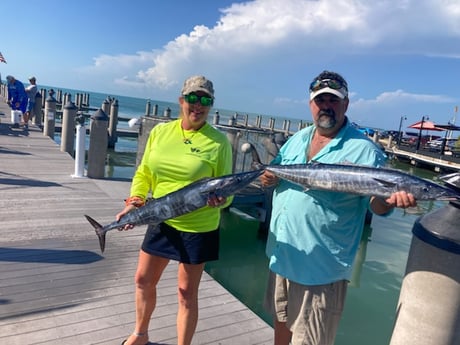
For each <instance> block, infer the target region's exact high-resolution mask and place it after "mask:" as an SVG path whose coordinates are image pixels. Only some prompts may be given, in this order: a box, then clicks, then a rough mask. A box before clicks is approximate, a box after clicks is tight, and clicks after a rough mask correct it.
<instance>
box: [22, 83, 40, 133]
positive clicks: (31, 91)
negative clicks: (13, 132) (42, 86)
mask: <svg viewBox="0 0 460 345" xmlns="http://www.w3.org/2000/svg"><path fill="white" fill-rule="evenodd" d="M29 82H30V85H29V86H27V87H26V93H27V108H26V112H25V113H24V128H25V129H28V128H29V120H31V115H32V114H33V111H34V107H35V96H37V92H38V87H37V79H36V78H35V77H30V78H29Z"/></svg>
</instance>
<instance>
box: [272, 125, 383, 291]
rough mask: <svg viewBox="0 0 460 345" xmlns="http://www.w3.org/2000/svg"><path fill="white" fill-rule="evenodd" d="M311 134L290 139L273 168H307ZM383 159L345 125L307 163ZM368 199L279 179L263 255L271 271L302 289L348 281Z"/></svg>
mask: <svg viewBox="0 0 460 345" xmlns="http://www.w3.org/2000/svg"><path fill="white" fill-rule="evenodd" d="M314 131H315V127H314V126H310V127H307V128H304V129H302V130H300V131H298V132H297V133H296V134H294V135H293V136H292V137H291V138H290V139H289V140H288V141H287V142H286V143H285V144H284V145H283V147H282V148H281V149H280V152H279V154H278V155H277V157H275V159H274V160H273V162H272V164H281V165H288V164H303V163H306V159H307V156H306V152H307V148H308V147H309V145H310V142H311V139H312V137H313V134H314ZM385 160H386V156H385V154H384V153H383V152H382V150H381V149H380V148H379V147H378V146H377V145H376V144H375V143H374V142H372V141H371V140H369V139H368V138H367V137H366V136H365V135H363V134H362V133H361V132H359V131H358V130H357V129H356V128H354V127H353V126H351V125H350V122H349V121H348V120H347V122H346V124H345V126H344V127H342V129H341V130H340V131H339V133H338V135H337V136H336V137H335V138H334V139H332V140H331V141H330V142H329V143H328V144H327V145H326V146H325V147H324V148H323V149H322V150H321V151H320V152H318V154H317V155H316V156H315V157H313V159H312V161H316V162H321V163H352V164H360V165H367V166H374V167H378V166H383V165H384V164H385ZM369 200H370V197H367V196H359V195H353V194H346V193H338V192H330V191H319V190H304V189H303V188H302V187H300V186H298V185H295V184H293V183H290V182H288V181H285V180H280V183H279V185H278V186H277V187H276V189H275V191H274V194H273V207H272V217H271V221H270V231H269V236H268V239H267V247H266V254H267V256H268V258H269V260H270V264H269V265H270V270H272V271H273V272H275V273H277V274H279V275H281V276H283V277H285V278H288V279H289V280H292V281H295V282H297V283H300V284H304V285H321V284H327V283H331V282H335V281H338V280H342V279H347V280H350V277H351V273H352V265H353V261H354V258H355V255H356V252H357V250H358V245H359V242H360V239H361V234H362V230H363V226H364V217H365V214H366V211H367V209H368V206H369Z"/></svg>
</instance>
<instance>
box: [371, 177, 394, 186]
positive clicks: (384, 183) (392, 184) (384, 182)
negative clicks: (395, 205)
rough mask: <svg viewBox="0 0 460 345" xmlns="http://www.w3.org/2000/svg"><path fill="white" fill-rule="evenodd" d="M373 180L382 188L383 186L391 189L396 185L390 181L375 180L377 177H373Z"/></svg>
mask: <svg viewBox="0 0 460 345" xmlns="http://www.w3.org/2000/svg"><path fill="white" fill-rule="evenodd" d="M373 179H374V181H377V182H378V183H380V184H382V185H383V186H385V187H387V188H391V187H394V186H396V183H394V182H391V181H386V180H382V179H380V178H377V177H374V178H373Z"/></svg>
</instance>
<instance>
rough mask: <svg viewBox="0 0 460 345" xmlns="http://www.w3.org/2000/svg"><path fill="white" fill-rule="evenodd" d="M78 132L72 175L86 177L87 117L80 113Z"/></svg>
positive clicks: (77, 120) (77, 119) (77, 118)
mask: <svg viewBox="0 0 460 345" xmlns="http://www.w3.org/2000/svg"><path fill="white" fill-rule="evenodd" d="M75 120H76V122H77V123H78V125H77V132H76V143H75V174H74V175H72V177H84V173H85V137H86V128H85V117H84V116H83V115H82V114H80V115H79V116H77V117H76V119H75Z"/></svg>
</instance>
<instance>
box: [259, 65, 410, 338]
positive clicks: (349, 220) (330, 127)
mask: <svg viewBox="0 0 460 345" xmlns="http://www.w3.org/2000/svg"><path fill="white" fill-rule="evenodd" d="M309 96H310V111H311V113H312V117H313V122H314V124H313V125H312V126H309V127H307V128H304V129H302V130H300V131H298V132H297V133H295V134H294V135H293V136H292V137H291V138H290V139H289V140H288V141H287V142H286V143H285V144H284V145H283V146H282V147H281V149H280V152H279V153H278V155H277V156H276V157H275V158H274V160H273V161H272V162H271V164H282V165H288V164H304V163H308V162H314V161H316V162H322V163H353V164H359V165H367V166H374V167H378V166H382V165H383V164H385V159H386V157H385V154H384V153H383V152H382V151H381V149H380V148H379V147H377V146H376V145H375V144H374V143H373V142H372V141H371V140H370V139H368V138H367V137H366V136H365V135H364V134H362V133H361V132H360V131H359V130H357V129H356V128H355V127H354V126H352V124H351V122H350V121H349V119H348V118H347V117H346V115H345V113H346V111H347V109H348V104H349V99H348V85H347V82H346V81H345V79H344V78H343V77H342V76H341V75H339V74H337V73H335V72H329V71H324V72H322V73H321V74H319V75H318V76H317V77H316V78H315V79H314V80H313V82H312V83H311V84H310V88H309ZM261 182H262V184H263V185H264V186H273V185H277V187H276V189H275V190H274V194H273V208H272V217H271V221H270V232H269V236H268V240H267V248H266V253H267V256H268V258H269V260H270V263H269V267H270V278H269V284H268V288H267V294H266V307H267V309H268V310H269V311H270V312H271V313H272V315H273V317H274V329H275V340H274V343H275V345H288V344H290V343H291V344H292V345H333V344H334V339H335V335H336V332H337V328H338V325H339V321H340V317H341V315H342V310H343V306H344V303H345V296H346V290H347V284H348V281H349V280H350V278H351V273H352V265H353V261H354V258H355V255H356V253H357V250H358V245H359V242H360V239H361V234H362V230H363V225H364V217H365V214H366V212H367V210H368V208H370V209H371V210H372V212H374V213H376V214H379V215H384V214H388V213H389V212H391V210H392V209H393V208H394V207H402V208H406V207H411V206H415V205H416V201H415V199H414V197H413V196H412V195H411V194H407V193H405V192H397V193H394V194H393V195H392V196H391V197H390V198H388V199H386V200H383V199H381V198H378V197H368V196H360V195H354V194H345V193H337V192H332V191H320V190H307V191H306V190H304V189H303V188H302V187H300V186H297V185H295V184H292V183H290V182H288V181H285V180H279V179H278V178H276V177H275V176H274V175H273V174H271V173H270V172H265V173H264V175H262V177H261Z"/></svg>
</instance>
